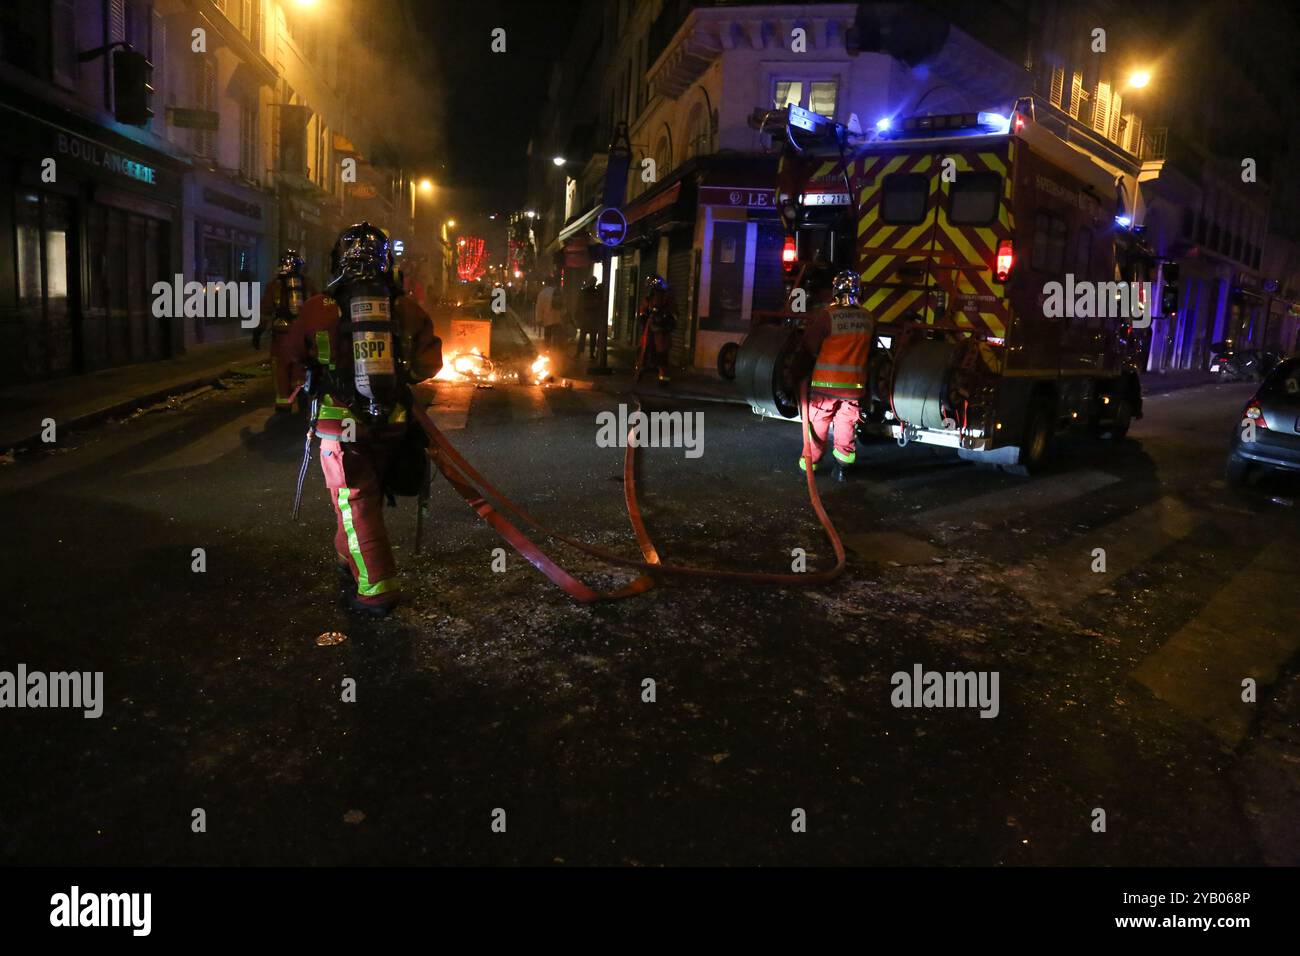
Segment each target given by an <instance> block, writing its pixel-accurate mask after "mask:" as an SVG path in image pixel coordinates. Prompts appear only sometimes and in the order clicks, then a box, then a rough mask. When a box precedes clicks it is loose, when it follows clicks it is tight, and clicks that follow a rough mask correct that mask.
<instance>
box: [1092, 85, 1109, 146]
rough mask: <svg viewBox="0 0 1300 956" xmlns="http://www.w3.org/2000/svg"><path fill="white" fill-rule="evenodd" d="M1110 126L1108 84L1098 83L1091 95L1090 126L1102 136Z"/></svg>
mask: <svg viewBox="0 0 1300 956" xmlns="http://www.w3.org/2000/svg"><path fill="white" fill-rule="evenodd" d="M1109 127H1110V84H1109V83H1098V84H1097V89H1096V91H1095V92H1094V93H1093V95H1092V128H1093V129H1095V130H1096V131H1097V132H1098V133H1101V134H1102V135H1103V136H1104V135H1106V132H1107V130H1108V129H1109Z"/></svg>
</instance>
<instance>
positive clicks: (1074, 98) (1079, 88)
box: [1069, 73, 1083, 119]
mask: <svg viewBox="0 0 1300 956" xmlns="http://www.w3.org/2000/svg"><path fill="white" fill-rule="evenodd" d="M1082 100H1083V74H1082V73H1075V74H1074V75H1073V76H1071V77H1070V109H1069V112H1070V116H1071V117H1072V118H1074V119H1078V118H1079V104H1080V102H1081V101H1082Z"/></svg>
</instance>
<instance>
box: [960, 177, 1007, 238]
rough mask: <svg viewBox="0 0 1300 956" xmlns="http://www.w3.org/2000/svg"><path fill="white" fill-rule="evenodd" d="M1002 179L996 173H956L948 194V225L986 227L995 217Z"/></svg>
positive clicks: (996, 215) (1000, 194) (1000, 195)
mask: <svg viewBox="0 0 1300 956" xmlns="http://www.w3.org/2000/svg"><path fill="white" fill-rule="evenodd" d="M1001 198H1002V177H1001V176H999V175H998V174H997V173H958V174H957V178H956V180H955V181H954V182H953V184H952V188H951V189H950V190H949V192H948V221H949V222H950V223H952V224H953V225H955V226H987V225H989V223H991V222H993V221H994V220H995V219H997V217H998V205H999V202H1000V200H1001Z"/></svg>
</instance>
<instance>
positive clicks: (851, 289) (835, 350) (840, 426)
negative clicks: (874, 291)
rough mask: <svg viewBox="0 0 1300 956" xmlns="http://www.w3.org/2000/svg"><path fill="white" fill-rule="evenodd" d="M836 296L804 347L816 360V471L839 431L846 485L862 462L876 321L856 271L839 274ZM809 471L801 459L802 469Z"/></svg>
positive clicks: (812, 428)
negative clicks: (849, 472)
mask: <svg viewBox="0 0 1300 956" xmlns="http://www.w3.org/2000/svg"><path fill="white" fill-rule="evenodd" d="M831 294H832V298H831V301H830V302H829V303H828V304H827V305H826V306H825V307H823V308H820V309H818V310H817V311H816V312H814V313H813V315H812V317H811V318H810V319H809V320H808V324H807V326H806V327H805V329H804V336H803V347H804V348H805V349H806V350H807V351H808V353H809V354H810V355H812V356H813V357H814V364H813V371H812V377H811V378H810V379H809V381H808V423H807V427H808V435H809V444H810V445H811V446H812V467H813V470H814V471H815V470H816V469H817V462H818V461H819V460H820V459H821V457H822V455H823V454H824V453H825V451H826V443H827V440H828V439H829V438H830V436H831V433H832V431H833V432H834V436H835V438H834V447H833V448H832V451H831V454H832V455H833V456H834V459H835V479H836V480H837V481H843V480H844V469H845V468H847V467H849V466H850V465H852V464H853V463H854V462H855V461H856V460H857V424H858V416H859V415H860V414H861V407H862V406H861V402H862V399H863V397H864V396H865V395H866V394H867V361H868V359H870V357H871V344H872V341H873V339H874V333H875V322H874V320H873V319H872V318H871V316H870V315H868V314H867V312H866V311H865V310H863V309H862V308H860V307H859V305H858V302H859V299H860V296H861V291H860V284H859V277H858V274H857V273H856V272H852V271H844V272H841V273H839V274H838V275H836V276H835V278H834V280H832V283H831ZM807 466H808V463H807V462H806V460H805V459H804V458H803V457H802V456H801V457H800V458H799V467H800V468H805V469H806V468H807Z"/></svg>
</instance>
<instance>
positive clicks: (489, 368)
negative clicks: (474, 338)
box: [434, 349, 497, 382]
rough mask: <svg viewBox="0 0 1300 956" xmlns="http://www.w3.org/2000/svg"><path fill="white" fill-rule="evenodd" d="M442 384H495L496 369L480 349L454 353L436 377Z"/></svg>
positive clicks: (448, 357)
mask: <svg viewBox="0 0 1300 956" xmlns="http://www.w3.org/2000/svg"><path fill="white" fill-rule="evenodd" d="M434 378H436V379H438V380H439V381H442V382H495V381H496V380H497V373H496V369H495V368H494V367H493V365H492V361H491V359H489V358H488V357H487V356H486V355H484V354H483V353H482V352H480V351H479V350H478V349H470V350H469V351H468V352H452V353H451V355H449V356H447V360H446V361H445V362H444V363H443V365H442V368H441V369H439V370H438V374H437V375H435V376H434Z"/></svg>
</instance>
